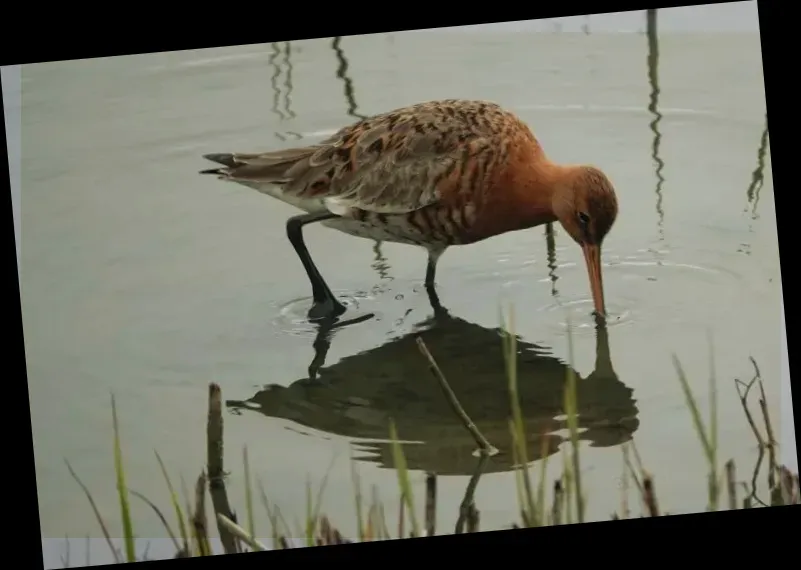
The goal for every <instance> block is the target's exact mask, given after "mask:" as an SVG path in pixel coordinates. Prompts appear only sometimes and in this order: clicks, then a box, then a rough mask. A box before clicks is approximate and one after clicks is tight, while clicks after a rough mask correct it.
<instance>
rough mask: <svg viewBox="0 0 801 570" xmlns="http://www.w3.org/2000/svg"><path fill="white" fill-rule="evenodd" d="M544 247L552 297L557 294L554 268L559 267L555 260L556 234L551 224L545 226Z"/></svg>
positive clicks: (556, 276) (556, 278)
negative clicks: (546, 252)
mask: <svg viewBox="0 0 801 570" xmlns="http://www.w3.org/2000/svg"><path fill="white" fill-rule="evenodd" d="M545 247H546V248H547V250H548V277H549V278H550V280H551V295H552V296H553V297H554V298H557V297H558V296H559V290H558V289H557V288H556V281H557V280H558V279H559V276H558V275H557V274H556V268H557V267H559V265H558V264H557V261H556V236H555V234H554V229H553V224H547V225H546V226H545Z"/></svg>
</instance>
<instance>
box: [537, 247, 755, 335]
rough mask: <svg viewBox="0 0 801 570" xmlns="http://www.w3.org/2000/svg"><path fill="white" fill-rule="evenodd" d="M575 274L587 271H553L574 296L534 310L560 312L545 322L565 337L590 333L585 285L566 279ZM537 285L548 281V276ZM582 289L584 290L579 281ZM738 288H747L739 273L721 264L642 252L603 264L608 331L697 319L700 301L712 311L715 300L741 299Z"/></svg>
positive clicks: (575, 266)
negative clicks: (659, 257) (622, 327)
mask: <svg viewBox="0 0 801 570" xmlns="http://www.w3.org/2000/svg"><path fill="white" fill-rule="evenodd" d="M576 271H582V272H586V270H585V269H584V265H583V264H582V263H565V264H563V265H560V267H558V268H557V270H556V273H557V274H558V276H559V278H560V283H565V282H566V281H570V282H571V287H570V288H571V290H573V289H574V290H575V291H576V292H577V293H578V294H577V295H573V294H572V292H571V293H567V294H563V293H560V294H559V295H558V296H557V297H556V298H554V299H552V301H551V302H550V303H548V304H546V305H544V306H542V307H541V308H540V309H539V311H541V312H561V313H562V316H561V318H559V319H554V320H550V319H549V320H550V322H551V323H552V324H551V327H552V328H553V329H554V331H555V332H557V333H558V334H566V333H567V330H568V327H569V325H570V328H571V329H572V331H573V333H574V334H579V335H581V334H592V332H593V328H594V322H593V320H592V319H590V318H589V315H590V314H591V313H592V299H591V297H590V295H589V287H586V289H585V290H581V289H579V288H578V286H574V285H573V283H572V282H573V278H572V277H571V278H570V279H567V278H566V277H567V275H569V274H572V273H574V272H576ZM541 281H543V282H547V281H548V278H543V279H541ZM582 285H583V286H586V284H585V283H584V282H582ZM743 287H746V284H745V283H744V282H743V276H742V275H741V274H740V273H737V272H736V271H733V270H732V269H729V268H724V267H721V266H715V265H709V264H701V263H698V262H683V261H680V260H658V259H654V257H653V254H649V253H647V252H643V253H638V254H636V255H628V256H615V257H612V259H611V260H610V261H609V262H608V263H605V264H604V289H605V292H606V301H607V312H608V315H607V325H608V326H609V327H610V328H611V327H618V326H623V325H630V324H635V323H638V322H651V323H654V322H659V323H660V324H666V323H678V322H686V321H689V320H694V319H695V318H696V317H698V316H699V315H698V312H699V310H698V307H699V305H698V298H699V297H703V298H705V299H709V302H708V303H706V304H704V305H702V306H703V307H708V308H712V309H714V307H715V306H716V305H718V301H720V302H724V301H725V298H726V297H727V296H729V295H731V294H732V292H735V293H737V294H738V296H741V294H742V291H741V289H742V288H743ZM585 291H586V292H585ZM725 304H726V303H723V305H720V306H724V305H725ZM691 306H692V309H690V307H691ZM684 309H687V310H684Z"/></svg>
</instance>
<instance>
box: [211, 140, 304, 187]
mask: <svg viewBox="0 0 801 570" xmlns="http://www.w3.org/2000/svg"><path fill="white" fill-rule="evenodd" d="M318 150H319V147H316V146H308V147H301V148H289V149H285V150H278V151H273V152H264V153H258V154H243V153H214V154H205V155H203V158H205V159H206V160H210V161H212V162H216V163H217V164H221V165H222V167H218V168H210V169H207V170H201V171H200V174H214V175H217V176H219V177H221V178H226V179H229V180H238V181H242V182H262V183H271V184H283V183H286V182H289V181H290V180H291V179H292V178H293V176H292V173H290V171H291V170H293V167H299V168H294V170H295V171H297V170H305V168H304V165H303V164H302V163H303V162H304V161H308V159H309V158H311V156H312V155H314V153H315V152H317V151H318Z"/></svg>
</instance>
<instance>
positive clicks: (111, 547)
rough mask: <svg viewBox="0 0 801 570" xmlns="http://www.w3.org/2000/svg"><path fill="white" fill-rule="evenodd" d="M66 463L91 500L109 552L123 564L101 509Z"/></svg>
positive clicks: (68, 464)
mask: <svg viewBox="0 0 801 570" xmlns="http://www.w3.org/2000/svg"><path fill="white" fill-rule="evenodd" d="M64 463H66V464H67V469H68V470H69V472H70V475H72V478H73V479H75V482H76V483H78V485H79V486H80V487H81V490H82V491H83V493H84V495H86V498H87V499H88V500H89V505H90V506H91V507H92V511H93V512H94V514H95V518H96V519H97V522H98V524H99V525H100V530H101V531H102V533H103V537H104V538H105V539H106V543H107V544H108V547H109V550H111V554H112V555H113V556H114V562H115V563H116V564H122V560H121V559H120V553H119V552H118V551H117V549H116V548H115V547H114V543H113V542H111V535H110V534H109V532H108V527H107V526H106V522H105V521H104V520H103V515H101V514H100V509H98V508H97V503H95V499H94V497H92V494H91V493H90V492H89V489H88V488H87V486H86V485H84V484H83V481H81V479H80V477H78V474H77V473H76V472H75V470H74V469H73V468H72V465H70V462H69V461H67V460H66V459H65V460H64ZM87 540H88V538H87ZM86 552H87V553H88V552H89V550H88V548H87V550H86Z"/></svg>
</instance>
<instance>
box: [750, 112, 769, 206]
mask: <svg viewBox="0 0 801 570" xmlns="http://www.w3.org/2000/svg"><path fill="white" fill-rule="evenodd" d="M767 151H768V116H767V115H765V128H764V129H762V136H760V138H759V147H758V148H757V167H756V169H755V170H754V172H752V173H751V183H750V184H749V185H748V191H747V192H746V195H747V197H748V204H749V206H750V207H751V219H752V220H756V219H757V218H758V217H759V215H758V214H757V207H758V206H759V192H760V191H761V190H762V185H763V184H764V183H765V156H766V155H767Z"/></svg>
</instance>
